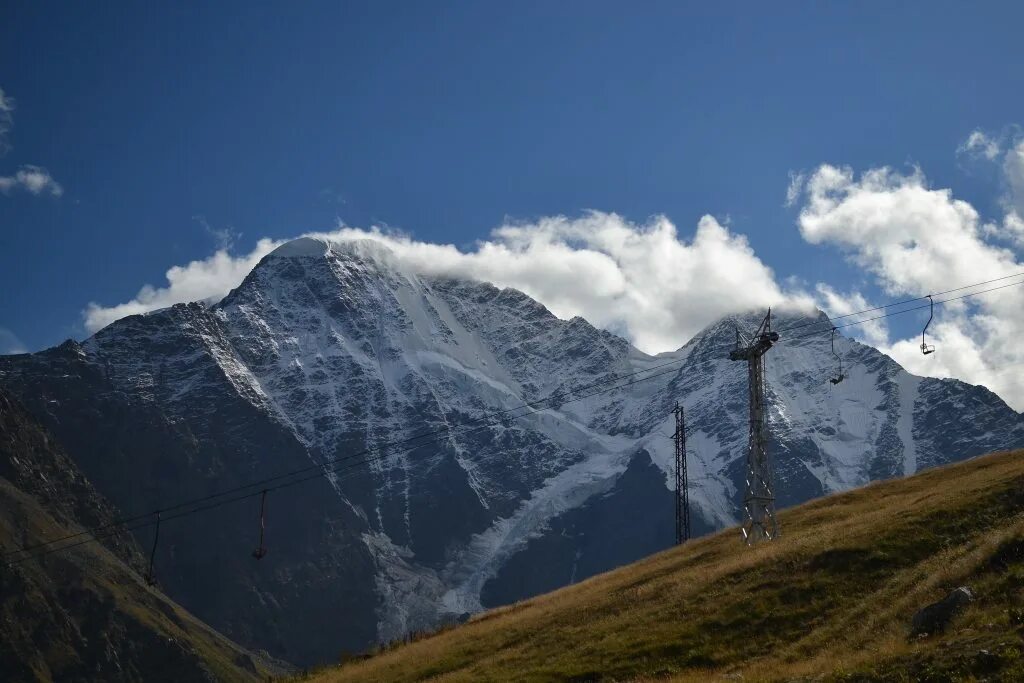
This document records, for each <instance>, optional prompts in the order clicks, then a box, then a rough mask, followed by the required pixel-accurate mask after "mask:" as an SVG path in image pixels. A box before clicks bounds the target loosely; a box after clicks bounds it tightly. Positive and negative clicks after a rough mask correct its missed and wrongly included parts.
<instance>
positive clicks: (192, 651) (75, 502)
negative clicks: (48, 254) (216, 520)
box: [0, 390, 278, 681]
mask: <svg viewBox="0 0 1024 683" xmlns="http://www.w3.org/2000/svg"><path fill="white" fill-rule="evenodd" d="M114 518H115V510H114V509H113V508H112V507H111V506H110V504H109V503H107V502H106V501H105V500H104V499H103V498H102V497H101V496H100V495H99V494H98V493H96V491H95V490H94V489H93V488H92V486H91V485H90V484H89V482H88V481H87V480H86V479H85V478H84V477H83V476H82V474H81V472H79V470H78V469H77V468H76V467H75V465H74V464H73V463H72V462H71V460H69V459H68V457H67V456H66V455H64V453H63V452H61V450H60V449H59V448H58V447H57V446H56V445H55V443H54V441H53V439H52V438H51V437H50V436H49V435H48V434H47V433H46V432H45V431H44V430H43V429H42V428H41V427H40V426H39V424H38V423H36V422H35V420H34V419H32V418H31V417H30V416H29V415H28V414H27V413H26V412H25V411H24V410H23V409H22V408H21V406H20V405H18V403H17V402H16V401H15V400H14V399H12V398H11V397H10V395H9V394H7V393H5V392H4V391H3V390H0V552H3V553H4V554H5V555H6V554H7V553H9V552H11V551H15V550H17V549H18V548H22V547H25V546H31V545H34V544H36V543H39V542H41V541H44V540H49V539H54V538H59V537H62V536H66V535H68V534H71V533H75V532H77V531H79V530H80V529H81V528H82V525H85V526H100V525H104V524H107V523H109V522H110V521H111V520H112V519H114ZM5 559H8V558H7V557H5ZM143 562H144V560H143V558H142V557H141V555H140V553H139V550H138V548H137V546H136V545H135V542H134V540H132V538H131V535H130V534H128V533H120V534H117V535H115V536H113V537H111V538H110V539H109V540H107V541H106V545H100V544H97V543H93V544H88V545H83V546H82V547H80V548H75V549H73V550H68V551H67V552H61V553H54V554H51V555H48V556H46V557H44V558H39V559H32V560H29V561H26V562H18V563H14V564H8V563H7V562H3V563H0V679H2V680H4V681H33V680H42V681H48V680H56V681H202V680H223V681H244V680H259V679H262V678H263V677H265V675H266V674H267V673H272V672H273V671H274V670H276V669H277V668H278V667H276V666H274V667H270V668H268V665H267V663H265V662H264V661H263V660H262V659H260V658H256V657H254V656H252V655H251V654H249V653H247V652H245V651H244V650H242V649H241V648H239V647H238V646H236V645H235V644H234V643H232V642H230V641H229V640H227V639H226V638H224V637H223V636H221V635H220V634H218V633H217V632H215V631H214V630H212V629H211V628H210V627H208V626H206V625H205V624H203V623H202V622H200V621H199V620H197V619H196V618H195V617H193V616H192V615H190V614H189V613H188V612H186V611H185V610H183V609H182V608H181V607H179V606H177V605H175V604H174V603H173V602H171V601H170V600H169V599H167V598H166V597H164V596H163V595H162V594H161V593H160V592H159V591H158V590H155V589H151V588H149V587H148V586H146V584H145V582H144V581H143V580H142V579H141V578H140V574H139V570H140V569H141V568H142V567H143Z"/></svg>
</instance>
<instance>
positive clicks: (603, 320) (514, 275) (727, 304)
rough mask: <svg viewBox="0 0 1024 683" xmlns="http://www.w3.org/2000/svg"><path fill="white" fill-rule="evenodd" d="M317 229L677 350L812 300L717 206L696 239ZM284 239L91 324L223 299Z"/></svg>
mask: <svg viewBox="0 0 1024 683" xmlns="http://www.w3.org/2000/svg"><path fill="white" fill-rule="evenodd" d="M318 236H322V237H327V238H329V239H333V240H340V241H345V240H355V239H373V240H376V241H379V242H382V243H384V244H386V245H387V246H389V247H390V248H391V249H392V250H393V251H394V252H395V254H397V255H398V257H399V258H400V259H402V260H403V261H405V262H406V263H407V264H409V265H410V266H412V267H414V268H415V269H416V270H418V271H420V272H424V273H428V274H450V275H457V276H463V277H470V278H476V279H480V280H485V281H488V282H493V283H494V284H495V285H497V286H501V287H515V288H517V289H520V290H522V291H524V292H526V293H527V294H529V295H530V296H532V297H534V298H536V299H537V300H538V301H540V302H542V303H543V304H544V305H545V306H547V307H548V308H549V309H550V310H551V311H552V312H553V313H554V314H555V315H558V316H560V317H563V318H569V317H572V316H574V315H580V316H583V317H584V318H586V319H587V320H589V321H590V322H591V323H593V324H594V325H597V326H600V327H605V328H608V329H612V330H615V331H617V332H620V333H622V334H625V335H626V336H628V337H630V338H631V339H632V340H633V342H634V343H635V344H636V345H637V346H638V347H639V348H641V349H643V350H645V351H649V352H660V351H666V350H670V349H675V348H678V347H679V346H680V345H682V344H683V343H684V342H685V341H687V340H688V339H689V338H690V337H692V336H693V334H695V333H696V332H698V331H699V330H700V329H702V328H703V327H704V326H706V325H707V324H708V323H710V322H712V321H714V320H716V319H717V318H719V317H720V316H722V315H723V314H725V313H728V312H732V311H743V310H749V309H754V308H762V307H765V306H768V305H778V304H780V303H783V302H790V303H793V304H798V305H804V306H806V305H809V303H810V299H809V298H808V297H804V296H800V295H799V294H794V293H791V292H787V291H784V290H783V289H781V288H780V287H779V286H778V285H777V284H776V282H775V278H774V276H773V274H772V271H771V269H770V268H768V267H767V266H766V265H765V264H764V263H762V262H761V261H760V260H759V259H758V258H757V256H756V255H755V254H754V252H753V250H752V249H751V248H750V246H749V244H748V243H747V240H746V238H745V237H743V236H742V235H737V234H734V233H732V232H730V231H729V230H728V229H726V228H725V227H723V226H722V225H721V224H720V223H719V222H718V221H716V220H715V219H714V218H712V217H710V216H705V217H704V218H702V219H701V220H700V222H699V223H698V225H697V230H696V234H695V235H694V236H693V238H692V239H689V240H686V239H680V238H679V236H678V234H677V231H676V227H675V225H673V224H672V223H671V222H670V221H669V220H668V219H667V218H664V217H656V218H653V219H651V220H650V221H649V222H647V223H645V224H635V223H631V222H629V221H627V220H625V219H623V218H622V217H620V216H618V215H616V214H608V213H600V212H592V213H589V214H586V215H585V216H583V217H581V218H575V219H573V218H567V217H564V216H557V217H550V218H544V219H541V220H539V221H537V222H534V223H515V224H508V225H504V226H502V227H500V228H498V229H496V230H495V231H494V232H493V233H492V235H491V238H490V239H489V240H486V241H482V242H480V243H478V244H477V245H476V247H475V249H473V250H472V251H466V252H464V251H460V250H459V249H457V248H456V247H454V246H451V245H441V244H431V243H426V242H419V241H416V240H413V239H411V238H409V237H405V236H401V235H395V234H390V233H385V232H383V231H381V230H360V229H356V228H348V227H341V228H339V229H338V230H337V231H334V232H331V233H321V234H319V235H318ZM276 244H278V243H276V242H274V241H271V240H263V241H261V242H260V244H259V245H258V246H257V248H256V249H255V250H254V251H253V252H251V253H250V254H247V255H245V256H240V257H232V256H230V255H229V254H228V253H227V252H226V251H224V250H221V251H218V252H217V253H216V254H214V256H212V257H210V258H208V259H205V260H202V261H194V262H192V263H190V264H189V265H187V266H184V267H176V268H172V269H171V270H170V271H168V273H167V279H168V285H167V286H166V287H162V288H153V287H145V288H143V290H142V291H141V292H139V295H138V296H136V298H135V299H134V300H132V301H130V302H128V303H125V304H121V305H119V306H114V307H110V308H105V307H102V306H99V305H97V304H90V306H89V308H88V310H87V311H86V326H87V327H88V328H89V329H90V330H96V329H98V328H99V327H102V326H103V325H106V324H108V323H110V322H111V321H113V320H115V319H117V318H120V317H123V316H125V315H130V314H132V313H141V312H145V311H149V310H154V309H156V308H162V307H165V306H169V305H171V304H173V303H177V302H182V301H191V300H196V299H210V298H219V297H222V296H223V295H224V294H226V293H227V292H228V291H229V290H230V289H231V288H232V287H234V286H237V285H238V284H239V283H240V282H241V280H242V278H243V277H244V276H245V274H246V273H248V271H249V270H251V269H252V267H253V266H254V265H255V264H256V262H257V261H258V260H259V259H260V258H262V256H264V255H265V254H266V253H268V252H269V251H271V250H272V249H273V248H274V246H276Z"/></svg>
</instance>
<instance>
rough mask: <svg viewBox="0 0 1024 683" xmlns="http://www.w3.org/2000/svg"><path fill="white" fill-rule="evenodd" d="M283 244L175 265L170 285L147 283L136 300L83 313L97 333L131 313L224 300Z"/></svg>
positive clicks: (265, 241)
mask: <svg viewBox="0 0 1024 683" xmlns="http://www.w3.org/2000/svg"><path fill="white" fill-rule="evenodd" d="M280 244H281V242H280V241H274V240H270V239H262V240H260V241H259V242H258V243H257V244H256V248H255V249H253V250H252V251H251V252H249V253H248V254H246V255H245V256H232V255H231V254H229V253H228V252H227V250H224V249H219V250H217V252H216V253H214V254H213V256H210V257H208V258H205V259H202V260H198V261H192V262H191V263H188V264H186V265H184V266H174V267H173V268H171V269H170V270H168V271H167V273H166V277H167V286H166V287H153V286H151V285H145V286H144V287H143V288H142V289H141V290H139V293H138V294H136V295H135V298H134V299H132V300H131V301H128V302H126V303H123V304H118V305H116V306H109V307H106V306H100V305H99V304H97V303H90V304H89V305H88V307H87V308H86V309H85V311H84V312H83V316H84V318H85V327H86V329H88V330H89V331H90V332H95V331H96V330H98V329H100V328H101V327H105V326H106V325H109V324H110V323H112V322H114V321H115V320H117V319H118V318H123V317H125V316H128V315H135V314H138V313H147V312H149V311H154V310H156V309H158V308H166V307H167V306H173V305H174V304H177V303H182V302H186V301H207V300H210V299H221V298H222V297H224V295H226V294H227V293H228V292H229V291H231V289H232V288H233V287H237V286H238V285H239V284H240V283H241V282H242V280H243V279H244V278H245V276H246V275H248V274H249V271H250V270H252V269H253V268H254V267H255V266H256V264H257V263H258V262H259V260H260V259H261V258H263V257H264V256H266V255H267V254H269V253H270V252H271V251H273V250H274V248H275V247H277V246H278V245H280Z"/></svg>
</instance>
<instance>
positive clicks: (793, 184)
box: [786, 171, 807, 206]
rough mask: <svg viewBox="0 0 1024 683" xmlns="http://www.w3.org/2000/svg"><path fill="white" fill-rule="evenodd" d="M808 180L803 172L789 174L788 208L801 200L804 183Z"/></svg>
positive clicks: (787, 189)
mask: <svg viewBox="0 0 1024 683" xmlns="http://www.w3.org/2000/svg"><path fill="white" fill-rule="evenodd" d="M806 179H807V178H806V176H805V175H804V174H803V173H802V172H801V173H797V172H795V171H790V172H789V186H788V187H786V206H793V205H795V204H796V202H797V200H798V199H800V194H801V193H802V192H803V191H804V181H805V180H806Z"/></svg>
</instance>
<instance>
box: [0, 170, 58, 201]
mask: <svg viewBox="0 0 1024 683" xmlns="http://www.w3.org/2000/svg"><path fill="white" fill-rule="evenodd" d="M14 190H25V191H26V192H28V193H30V194H34V195H37V196H38V195H41V194H48V195H50V196H53V197H59V196H61V195H62V194H64V188H63V187H61V186H60V183H58V182H57V181H56V180H54V179H53V177H52V176H51V175H50V173H49V171H47V170H46V169H45V168H40V167H39V166H31V165H26V166H22V167H21V168H19V169H18V171H17V172H16V173H15V174H14V175H9V176H0V192H3V193H4V194H10V193H11V192H13V191H14Z"/></svg>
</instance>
